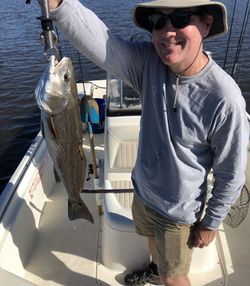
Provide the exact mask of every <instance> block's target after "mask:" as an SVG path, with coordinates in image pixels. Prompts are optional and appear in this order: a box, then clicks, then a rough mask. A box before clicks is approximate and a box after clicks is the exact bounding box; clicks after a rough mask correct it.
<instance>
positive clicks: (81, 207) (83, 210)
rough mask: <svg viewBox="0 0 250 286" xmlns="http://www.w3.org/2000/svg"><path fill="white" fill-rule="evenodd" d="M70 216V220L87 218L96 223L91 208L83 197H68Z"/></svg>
mask: <svg viewBox="0 0 250 286" xmlns="http://www.w3.org/2000/svg"><path fill="white" fill-rule="evenodd" d="M68 217H69V219H70V220H75V219H80V218H84V219H87V220H88V221H89V222H91V223H94V219H93V217H92V215H91V213H90V211H89V209H88V208H87V206H86V205H85V203H84V202H83V201H82V200H81V199H79V200H70V199H68Z"/></svg>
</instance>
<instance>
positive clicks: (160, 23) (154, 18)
mask: <svg viewBox="0 0 250 286" xmlns="http://www.w3.org/2000/svg"><path fill="white" fill-rule="evenodd" d="M167 19H168V17H167V16H166V15H161V14H154V15H151V16H149V18H148V20H149V23H150V25H151V27H152V28H153V29H154V30H161V29H163V28H164V26H165V24H166V22H167Z"/></svg>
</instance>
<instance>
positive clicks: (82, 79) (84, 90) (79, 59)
mask: <svg viewBox="0 0 250 286" xmlns="http://www.w3.org/2000/svg"><path fill="white" fill-rule="evenodd" d="M77 55H78V62H79V66H80V74H81V81H82V86H83V92H84V94H85V95H87V93H86V89H85V84H84V78H83V72H82V64H81V57H80V53H79V52H78V51H77Z"/></svg>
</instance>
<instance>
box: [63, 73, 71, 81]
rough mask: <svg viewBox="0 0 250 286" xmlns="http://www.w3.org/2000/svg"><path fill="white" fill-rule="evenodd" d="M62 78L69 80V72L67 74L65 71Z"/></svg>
mask: <svg viewBox="0 0 250 286" xmlns="http://www.w3.org/2000/svg"><path fill="white" fill-rule="evenodd" d="M63 79H64V80H65V81H70V77H69V74H68V73H65V74H64V75H63Z"/></svg>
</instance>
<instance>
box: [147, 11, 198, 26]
mask: <svg viewBox="0 0 250 286" xmlns="http://www.w3.org/2000/svg"><path fill="white" fill-rule="evenodd" d="M192 15H201V12H200V11H174V12H173V13H171V14H168V15H166V14H162V13H158V14H152V15H150V16H149V17H148V21H149V24H150V26H151V28H152V29H153V30H161V29H163V28H164V27H165V25H166V23H167V21H168V20H169V21H170V22H171V24H172V26H173V27H174V28H176V29H182V28H185V27H186V26H188V25H189V23H190V20H191V16H192Z"/></svg>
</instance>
